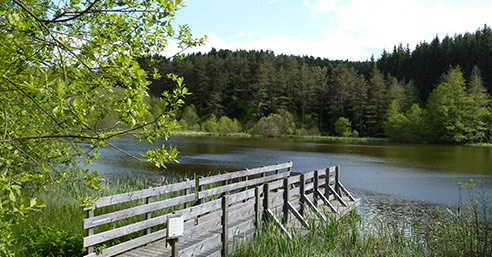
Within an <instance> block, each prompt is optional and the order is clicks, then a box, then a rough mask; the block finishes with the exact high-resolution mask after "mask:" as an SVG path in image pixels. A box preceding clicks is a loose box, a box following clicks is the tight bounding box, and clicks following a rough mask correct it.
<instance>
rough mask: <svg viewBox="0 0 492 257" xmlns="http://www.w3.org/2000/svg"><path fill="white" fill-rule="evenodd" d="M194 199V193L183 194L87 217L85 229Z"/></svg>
mask: <svg viewBox="0 0 492 257" xmlns="http://www.w3.org/2000/svg"><path fill="white" fill-rule="evenodd" d="M194 199H195V195H194V194H189V195H183V196H178V197H175V198H170V199H166V200H162V201H159V202H153V203H149V204H146V205H140V206H136V207H132V208H128V209H123V210H120V211H115V212H111V213H107V214H103V215H99V216H95V217H91V218H87V219H84V229H87V228H91V227H95V226H100V225H103V224H107V223H110V222H114V221H117V220H121V219H126V218H129V217H133V216H137V215H140V214H145V213H148V212H152V211H157V210H161V209H164V208H168V207H172V206H175V205H178V204H182V203H185V202H190V201H193V200H194Z"/></svg>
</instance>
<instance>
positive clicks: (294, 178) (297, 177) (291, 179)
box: [289, 173, 301, 185]
mask: <svg viewBox="0 0 492 257" xmlns="http://www.w3.org/2000/svg"><path fill="white" fill-rule="evenodd" d="M300 179H301V175H295V176H293V175H292V173H291V176H290V177H289V185H292V184H295V183H299V181H300Z"/></svg>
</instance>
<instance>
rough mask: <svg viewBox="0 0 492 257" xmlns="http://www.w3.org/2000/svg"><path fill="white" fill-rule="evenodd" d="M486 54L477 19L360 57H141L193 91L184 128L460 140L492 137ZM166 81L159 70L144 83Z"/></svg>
mask: <svg viewBox="0 0 492 257" xmlns="http://www.w3.org/2000/svg"><path fill="white" fill-rule="evenodd" d="M491 60H492V30H491V28H490V27H488V26H487V25H485V26H484V27H483V28H479V29H478V30H477V31H475V32H474V33H465V34H458V35H454V36H453V37H450V36H446V37H444V38H443V39H442V40H441V39H439V38H438V37H437V36H436V38H435V39H434V40H432V42H430V43H427V42H421V43H419V44H418V45H417V46H415V47H414V49H413V50H410V47H409V46H408V45H407V46H403V45H402V44H400V45H398V46H395V47H394V48H393V50H392V52H389V51H386V50H385V51H383V53H382V55H381V57H380V58H379V59H375V58H371V60H368V61H365V62H353V61H348V60H346V61H337V60H328V59H321V58H314V57H308V56H303V57H300V56H287V55H275V53H273V52H272V51H244V50H240V51H230V50H219V51H217V50H215V49H212V51H210V52H209V53H194V54H189V55H186V56H184V57H183V58H172V59H169V58H165V57H162V56H158V55H156V56H153V57H152V58H145V59H141V60H140V64H141V66H142V67H143V68H144V69H146V70H147V71H148V72H149V73H152V72H153V70H154V69H157V70H158V71H159V72H161V73H162V74H167V73H176V74H178V75H179V76H182V77H184V79H185V80H184V83H185V84H186V86H187V88H188V89H189V91H190V92H191V93H192V94H191V95H190V96H188V97H187V98H186V100H185V101H186V107H185V108H184V109H182V111H181V113H180V114H179V115H178V119H179V125H180V126H181V127H182V129H188V130H204V131H208V132H213V133H224V134H226V133H231V132H239V131H243V132H249V133H253V134H262V135H265V136H280V135H292V134H296V135H335V136H344V137H387V138H390V139H392V140H394V141H400V142H429V143H458V144H462V143H480V142H491V139H492V114H491V100H490V99H491V95H490V93H491V92H492V62H491ZM174 85H175V84H174V82H173V81H172V80H169V79H167V78H164V77H163V78H160V79H155V80H152V84H151V85H150V91H151V93H152V94H153V95H156V96H157V95H160V94H161V93H162V92H164V91H165V90H170V89H172V88H173V86H174Z"/></svg>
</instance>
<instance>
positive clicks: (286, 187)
mask: <svg viewBox="0 0 492 257" xmlns="http://www.w3.org/2000/svg"><path fill="white" fill-rule="evenodd" d="M283 196H284V197H283V198H284V204H283V209H282V212H283V214H284V215H283V216H284V220H283V221H284V222H285V223H287V221H288V220H289V179H288V178H284V195H283Z"/></svg>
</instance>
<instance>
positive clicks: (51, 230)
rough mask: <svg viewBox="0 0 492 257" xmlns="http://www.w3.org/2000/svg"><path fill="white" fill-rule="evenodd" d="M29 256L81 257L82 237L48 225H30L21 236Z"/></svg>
mask: <svg viewBox="0 0 492 257" xmlns="http://www.w3.org/2000/svg"><path fill="white" fill-rule="evenodd" d="M22 237H23V238H22V240H23V241H25V242H27V245H26V252H28V253H29V254H30V255H31V256H39V257H44V256H83V255H84V253H83V250H84V248H83V247H82V237H81V235H79V234H73V233H71V232H70V231H68V230H61V229H59V228H56V227H52V225H51V224H48V225H44V224H41V225H30V226H29V227H28V228H27V229H26V230H25V231H24V234H22Z"/></svg>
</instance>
